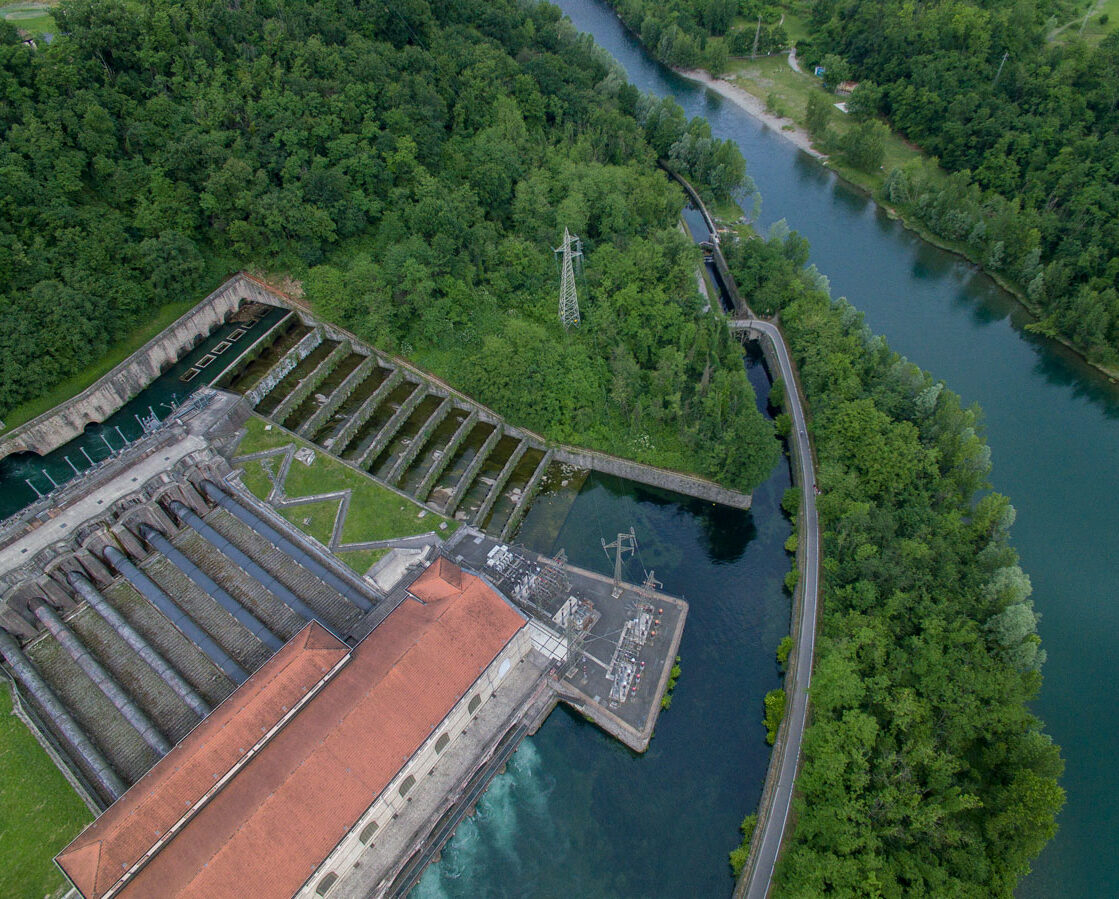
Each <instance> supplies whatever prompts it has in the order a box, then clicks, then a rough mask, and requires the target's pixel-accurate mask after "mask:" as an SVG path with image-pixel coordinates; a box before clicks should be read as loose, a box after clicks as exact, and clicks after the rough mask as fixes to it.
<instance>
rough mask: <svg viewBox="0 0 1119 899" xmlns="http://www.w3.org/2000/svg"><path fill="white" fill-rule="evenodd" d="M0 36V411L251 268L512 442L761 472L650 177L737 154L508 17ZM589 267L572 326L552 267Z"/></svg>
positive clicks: (689, 258) (77, 25)
mask: <svg viewBox="0 0 1119 899" xmlns="http://www.w3.org/2000/svg"><path fill="white" fill-rule="evenodd" d="M55 15H56V18H57V20H58V24H59V31H60V33H61V36H60V37H59V39H57V40H56V41H54V42H53V43H52V44H51V45H50V46H49V47H46V48H45V49H42V50H39V51H35V50H32V49H31V48H29V47H27V46H24V45H22V44H20V43H19V42H18V40H17V39H16V37H15V33H14V31H13V30H12V29H10V28H7V27H6V26H5V27H4V28H3V30H2V31H0V85H2V91H3V95H4V97H5V101H6V102H5V103H4V104H2V105H0V172H2V177H0V209H2V210H3V215H0V274H2V275H3V277H2V278H0V291H2V292H0V413H2V412H3V411H4V410H7V409H10V408H12V407H13V406H15V405H17V404H18V403H20V402H21V401H23V400H26V399H29V398H32V397H34V396H36V395H38V394H40V393H41V392H43V391H44V390H45V389H46V388H48V387H50V386H51V385H53V384H55V383H57V382H59V381H60V380H62V379H63V378H64V377H65V376H67V375H69V374H72V373H73V372H74V371H76V370H77V369H79V368H80V367H82V366H83V365H84V364H86V363H88V362H89V361H90V359H91V358H94V357H96V356H97V355H98V354H100V353H103V352H104V351H105V349H106V347H107V346H108V345H109V344H110V342H111V341H112V339H113V337H114V335H115V334H117V333H119V332H121V331H122V330H124V329H127V328H130V327H132V326H134V325H135V324H136V323H138V322H139V321H142V320H143V319H144V318H145V316H147V315H149V314H150V313H151V312H152V310H154V309H155V308H157V307H159V306H161V305H163V304H165V303H167V302H169V301H172V300H182V299H184V298H189V297H191V296H198V297H199V298H201V296H202V295H204V294H205V293H206V291H207V289H208V288H209V287H211V286H212V285H213V284H215V283H216V282H217V281H218V280H219V279H220V276H221V275H222V274H224V273H226V272H229V271H231V270H235V269H238V268H244V267H255V268H259V269H262V270H265V271H285V272H291V273H293V274H295V275H296V276H297V277H301V278H303V280H304V282H305V288H306V294H307V297H308V298H309V299H310V300H311V302H312V303H313V305H314V307H315V309H316V311H318V312H319V313H321V314H322V315H324V316H325V317H326V318H328V319H330V320H333V321H336V322H338V323H340V324H342V325H344V326H347V327H349V328H351V329H353V330H354V331H355V332H357V333H358V334H359V335H360V336H362V337H364V338H367V339H369V340H370V341H372V342H374V343H376V344H379V345H381V346H383V347H385V348H386V349H390V350H397V351H399V352H402V353H405V354H407V355H411V356H413V357H414V358H416V359H417V361H419V362H421V364H425V365H428V366H429V367H431V368H433V369H434V370H435V371H436V372H438V373H439V374H441V375H442V376H444V377H446V378H447V379H448V380H450V381H451V382H452V383H454V384H456V385H457V386H459V387H462V388H463V389H466V390H468V391H470V392H472V393H473V394H475V395H476V396H477V397H478V398H479V399H480V400H482V401H483V402H486V403H488V404H490V405H493V406H494V407H495V408H497V409H498V410H499V411H501V412H503V413H505V414H507V415H509V416H510V417H511V418H512V419H513V420H514V421H516V422H517V423H519V424H523V425H527V426H529V427H532V428H536V429H538V430H540V431H542V432H544V433H545V434H546V435H547V436H549V437H551V438H553V439H562V440H566V441H571V442H580V443H588V444H590V445H593V446H595V447H596V448H599V449H603V450H607V451H612V452H619V453H623V454H625V455H630V456H636V457H638V458H640V459H642V460H643V461H648V462H653V463H658V464H663V465H671V466H673V467H676V468H681V469H686V470H691V471H696V472H698V473H700V474H706V475H709V476H713V477H718V478H720V479H722V480H724V481H725V482H726V483H727V484H728V485H730V486H736V487H739V488H743V489H750V488H752V487H753V486H754V485H755V484H757V483H758V482H759V481H761V480H762V479H764V477H765V476H766V475H767V474H768V472H769V471H770V470H771V469H772V467H773V465H774V464H775V463H776V460H777V458H778V450H777V445H776V441H775V440H774V438H773V435H772V428H771V427H770V426H769V425H768V424H767V423H766V422H765V420H764V419H763V418H762V417H761V415H760V414H759V413H758V412H757V409H756V406H755V400H754V395H753V391H752V389H751V388H750V385H749V382H748V381H747V379H746V378H745V375H744V372H743V369H742V364H741V353H740V350H739V348H738V347H737V346H736V345H735V344H734V343H733V341H728V340H727V339H726V337H725V335H723V334H722V333H721V332H720V331H719V330H718V328H715V327H714V326H712V325H711V324H710V323H708V322H706V321H705V320H704V319H703V318H702V316H701V310H702V305H703V304H702V300H701V297H700V295H699V293H698V291H697V286H696V279H695V272H696V270H697V268H698V267H699V266H700V264H701V261H700V258H699V255H698V253H699V251H698V250H697V249H696V248H695V247H693V246H692V245H691V244H690V242H689V241H687V240H686V239H685V238H684V236H683V235H682V234H680V233H679V232H678V230H677V228H676V226H677V222H678V220H679V215H680V211H681V208H682V206H683V202H684V197H683V194H682V192H681V191H680V190H679V188H678V187H676V186H675V185H673V184H671V183H670V182H669V181H668V180H667V179H666V178H665V177H664V175H663V173H662V172H660V171H658V170H657V169H656V166H655V163H656V159H657V157H658V155H659V156H663V157H666V158H669V159H671V160H672V162H673V164H674V165H676V166H678V167H679V168H680V169H681V170H682V171H684V172H685V173H686V174H688V175H689V176H690V177H692V178H694V179H695V180H696V182H697V183H698V184H700V185H701V187H702V189H703V190H705V191H706V192H708V193H710V194H712V195H716V196H726V195H727V194H729V193H730V192H732V191H734V190H736V189H737V188H738V187H739V186H740V185H741V184H743V183H744V180H745V164H744V163H743V160H742V156H741V154H740V153H739V152H738V150H737V148H736V147H735V145H734V144H733V143H730V142H727V141H719V140H714V139H713V138H712V137H711V133H710V129H709V128H708V127H707V125H706V123H705V122H702V121H700V120H695V121H692V122H688V121H687V119H686V117H685V116H684V115H683V112H682V111H681V110H680V108H679V107H678V106H676V105H675V104H674V103H672V102H671V101H669V102H667V103H666V102H661V101H653V100H650V99H648V98H644V97H642V96H641V95H640V94H639V93H638V92H637V91H636V90H635V89H634V88H633V87H631V86H629V85H627V84H626V83H625V80H624V77H623V75H622V74H621V72H620V70H618V69H617V68H615V67H614V66H613V64H612V63H611V61H610V59H609V57H608V56H606V55H605V54H603V53H602V51H600V50H598V49H596V48H595V47H594V45H593V43H592V42H591V40H590V39H589V38H588V37H585V36H580V35H579V34H577V33H576V32H575V30H574V29H573V28H572V27H571V25H570V23H568V22H566V21H565V20H563V19H562V18H561V16H560V13H559V11H558V10H557V9H555V8H554V7H551V6H548V5H546V4H527V5H522V4H518V3H516V2H514V0H502V2H484V0H464V2H459V3H453V4H429V3H428V2H426V0H406V2H404V3H396V4H392V5H391V6H388V5H384V4H372V5H369V6H368V7H366V6H363V5H360V4H359V5H355V4H353V3H345V2H341V0H327V2H310V0H245V2H241V3H238V4H227V3H222V2H217V0H188V2H185V3H184V2H178V0H176V2H171V0H153V2H151V3H144V4H129V3H125V2H122V0H64V2H63V3H61V4H60V5H59V7H58V8H57V10H56V12H55ZM564 227H568V228H570V229H571V231H573V232H574V233H576V234H578V235H580V236H581V237H582V238H583V241H584V249H585V256H584V265H583V268H582V277H581V280H580V283H579V285H578V286H579V289H580V294H581V297H580V299H581V303H582V305H583V318H584V323H583V326H582V327H580V328H578V329H574V330H572V331H571V332H570V333H565V332H564V331H563V329H562V328H561V327H560V325H559V322H558V319H557V315H556V312H557V290H558V277H557V271H556V265H555V262H554V260H553V253H552V247H553V246H555V245H556V244H557V243H558V242H559V238H560V235H561V234H562V233H563V229H564Z"/></svg>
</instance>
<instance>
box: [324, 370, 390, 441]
mask: <svg viewBox="0 0 1119 899" xmlns="http://www.w3.org/2000/svg"><path fill="white" fill-rule="evenodd" d="M403 380H404V372H403V371H402V370H401V369H399V368H394V369H393V370H392V372H391V373H390V374H389V376H388V377H387V378H385V380H384V381H383V382H381V386H380V387H378V388H377V389H376V390H374V391H373V392H372V393H371V394H369V397H368V398H367V399H366V400H365V402H364V403H362V404H361V405H360V406H358V408H357V411H355V412H354V414H353V415H352V416H350V420H349V421H347V422H346V423H345V424H344V425H342V430H340V431H339V432H338V436H337V437H335V438H334V442H333V443H332V444H331V445H330V451H331V452H332V453H334V455H336V456H341V455H342V453H343V451H344V450H345V449H346V447H347V446H349V445H350V441H351V440H353V439H354V437H356V436H357V432H358V431H360V430H361V429H362V427H363V426H364V425H365V423H366V422H367V421H369V419H370V418H372V417H373V413H374V412H376V411H377V407H378V406H379V405H381V400H383V399H384V398H385V397H386V396H388V395H389V394H390V393H391V392H392V391H393V390H395V389H396V387H397V385H398V384H400V382H401V381H403Z"/></svg>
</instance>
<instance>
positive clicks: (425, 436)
mask: <svg viewBox="0 0 1119 899" xmlns="http://www.w3.org/2000/svg"><path fill="white" fill-rule="evenodd" d="M454 407H455V404H454V400H452V399H451V398H450V397H447V398H446V399H445V400H443V402H442V403H440V404H439V406H438V407H437V408H436V409H435V411H434V412H432V413H431V416H430V417H429V418H428V420H427V421H425V422H424V426H423V427H422V428H420V430H419V433H417V434H416V436H415V437H414V438H413V439H412V443H411V444H410V445H409V446H408V449H406V450H405V451H404V452H402V453H401V454H400V458H399V459H397V460H396V464H395V465H393V467H392V470H391V471H389V473H388V475H387V476H386V477H385V480H386V481H388V483H390V484H392V485H393V486H396V484H397V483H398V482H399V481H400V479H401V478H402V477H403V476H404V472H406V471H407V470H408V468H409V467H410V466H411V464H412V463H413V462H415V461H416V456H418V455H419V454H420V450H422V449H423V448H424V447H425V446H426V445H427V442H428V440H430V439H431V435H432V434H434V433H435V429H436V428H437V427H439V425H441V424H442V423H443V419H444V418H446V417H447V416H448V415H449V414H450V412H451V410H452V409H453V408H454Z"/></svg>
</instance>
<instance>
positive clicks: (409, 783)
mask: <svg viewBox="0 0 1119 899" xmlns="http://www.w3.org/2000/svg"><path fill="white" fill-rule="evenodd" d="M415 785H416V778H414V777H413V776H412V775H411V774H409V775H408V776H407V777H406V778H404V783H402V784H401V785H400V795H401V796H407V795H408V791H409V790H410V789H412V787H414V786H415Z"/></svg>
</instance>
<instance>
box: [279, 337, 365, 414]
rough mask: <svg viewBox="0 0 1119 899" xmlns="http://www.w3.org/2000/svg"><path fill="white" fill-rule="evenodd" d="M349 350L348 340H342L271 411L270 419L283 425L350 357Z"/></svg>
mask: <svg viewBox="0 0 1119 899" xmlns="http://www.w3.org/2000/svg"><path fill="white" fill-rule="evenodd" d="M350 350H351V346H350V342H349V341H348V340H343V341H342V342H341V343H340V344H338V346H336V347H335V348H334V349H332V350H331V351H330V353H329V354H328V355H327V357H326V358H325V359H323V360H322V362H320V363H319V364H318V365H317V366H316V367H315V370H314V371H313V372H311V373H310V374H309V375H307V377H305V378H304V379H303V380H302V381H300V382H299V383H298V384H297V385H296V386H295V389H294V390H293V391H292V392H291V393H289V394H288V395H287V396H286V397H285V398H284V399H283V400H282V401H281V402H280V405H278V406H277V407H276V408H275V409H274V410H272V418H273V419H275V420H276V421H278V422H280V423H281V424H283V423H284V422H285V421H286V420H287V417H288V416H289V415H291V413H292V412H294V411H295V409H296V407H297V406H299V404H300V403H302V402H303V401H304V400H305V399H307V397H309V396H310V395H311V391H313V390H314V389H315V388H316V387H318V386H319V385H320V384H321V383H322V382H323V381H325V380H326V379H327V378H328V377H330V373H331V372H332V371H334V369H336V368H337V367H338V364H339V363H340V362H341V361H342V360H343V359H345V358H346V357H347V356H348V355H350Z"/></svg>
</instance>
